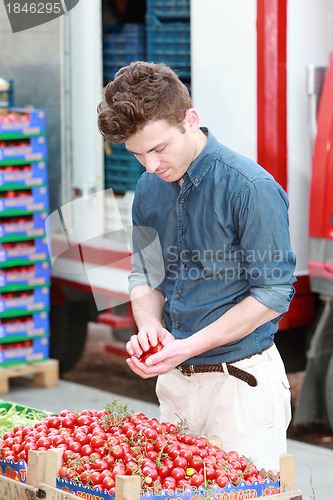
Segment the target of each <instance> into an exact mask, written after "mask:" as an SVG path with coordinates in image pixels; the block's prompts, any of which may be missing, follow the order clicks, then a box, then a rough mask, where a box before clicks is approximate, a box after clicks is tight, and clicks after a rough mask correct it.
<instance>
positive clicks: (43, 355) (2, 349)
mask: <svg viewBox="0 0 333 500" xmlns="http://www.w3.org/2000/svg"><path fill="white" fill-rule="evenodd" d="M49 344H50V341H49V337H48V336H43V337H40V338H33V339H27V340H24V341H23V342H22V341H13V342H2V343H1V344H0V364H1V366H9V365H17V364H20V363H32V362H35V361H42V360H44V359H47V358H48V357H49V347H50V345H49Z"/></svg>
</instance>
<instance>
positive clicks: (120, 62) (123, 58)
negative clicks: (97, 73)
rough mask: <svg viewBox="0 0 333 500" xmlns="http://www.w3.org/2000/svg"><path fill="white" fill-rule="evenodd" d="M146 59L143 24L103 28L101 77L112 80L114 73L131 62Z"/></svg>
mask: <svg viewBox="0 0 333 500" xmlns="http://www.w3.org/2000/svg"><path fill="white" fill-rule="evenodd" d="M145 57H146V29H145V25H144V24H123V25H115V26H104V27H103V77H104V81H111V80H113V79H114V75H115V74H116V72H117V71H118V70H119V69H120V68H121V67H122V66H127V65H128V64H130V63H131V62H133V61H141V60H144V59H145Z"/></svg>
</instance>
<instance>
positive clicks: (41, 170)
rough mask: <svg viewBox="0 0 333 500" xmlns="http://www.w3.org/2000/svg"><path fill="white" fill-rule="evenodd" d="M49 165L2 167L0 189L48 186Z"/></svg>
mask: <svg viewBox="0 0 333 500" xmlns="http://www.w3.org/2000/svg"><path fill="white" fill-rule="evenodd" d="M47 181H48V177H47V164H46V162H45V161H38V162H33V163H26V164H23V165H2V166H0V189H1V190H10V189H12V190H13V189H22V187H25V186H27V187H30V186H42V185H44V184H47Z"/></svg>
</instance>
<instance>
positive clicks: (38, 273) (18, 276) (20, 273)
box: [0, 261, 51, 289]
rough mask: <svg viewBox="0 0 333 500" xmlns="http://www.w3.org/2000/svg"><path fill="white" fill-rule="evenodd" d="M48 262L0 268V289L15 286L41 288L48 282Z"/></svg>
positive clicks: (49, 270)
mask: <svg viewBox="0 0 333 500" xmlns="http://www.w3.org/2000/svg"><path fill="white" fill-rule="evenodd" d="M50 267H51V266H50V262H49V261H44V262H35V263H33V264H30V263H29V264H28V265H25V266H13V267H8V268H7V267H3V268H0V288H7V289H8V288H11V285H16V286H18V285H19V286H25V285H26V286H29V287H31V286H41V285H46V283H48V282H49V281H50V273H51V269H50Z"/></svg>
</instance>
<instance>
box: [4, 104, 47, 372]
mask: <svg viewBox="0 0 333 500" xmlns="http://www.w3.org/2000/svg"><path fill="white" fill-rule="evenodd" d="M48 210H49V190H48V177H47V139H46V123H45V111H44V110H39V109H28V108H2V109H0V364H1V365H2V366H6V365H11V364H17V363H22V362H32V361H40V360H43V359H46V358H48V357H49V331H50V330H49V307H50V282H51V272H50V259H49V251H48V246H47V240H46V235H45V219H46V217H47V215H48Z"/></svg>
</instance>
